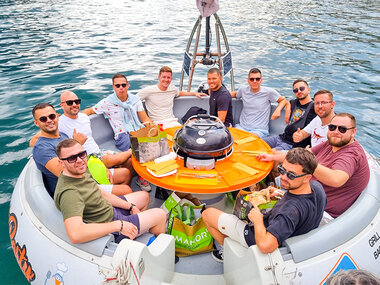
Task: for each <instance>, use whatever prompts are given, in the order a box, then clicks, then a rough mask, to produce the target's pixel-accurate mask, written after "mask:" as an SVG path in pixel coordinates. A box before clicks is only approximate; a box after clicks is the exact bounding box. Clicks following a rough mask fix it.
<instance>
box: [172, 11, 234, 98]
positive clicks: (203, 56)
mask: <svg viewBox="0 0 380 285" xmlns="http://www.w3.org/2000/svg"><path fill="white" fill-rule="evenodd" d="M213 15H214V18H215V34H216V46H217V52H216V53H212V52H210V45H211V43H210V34H211V28H210V16H208V17H202V16H201V15H200V16H199V17H198V19H197V21H196V22H195V24H194V27H193V30H192V31H191V34H190V37H189V40H188V42H187V46H186V51H185V53H184V60H183V64H182V70H181V80H180V85H179V90H181V91H182V89H183V88H184V76H185V73H186V74H187V75H188V76H189V81H188V85H187V91H188V92H190V91H191V85H192V81H193V77H194V70H195V66H196V65H197V64H203V65H214V64H217V65H218V67H219V70H220V71H221V72H222V75H223V77H224V76H225V75H226V74H227V73H229V74H230V79H231V90H232V91H233V90H235V83H234V71H233V67H232V55H231V50H230V46H229V44H228V40H227V35H226V33H225V31H224V28H223V25H222V22H221V21H220V18H219V16H218V15H217V14H216V13H214V14H213ZM203 18H205V19H206V42H205V52H198V46H199V39H200V35H201V30H202V19H203ZM195 33H196V39H195V43H194V50H193V52H192V53H191V52H190V48H191V44H192V42H193V38H194V34H195ZM220 35H222V37H223V41H224V46H225V49H226V51H225V52H222V47H221V40H220ZM213 56H215V57H217V59H213V58H212V57H213Z"/></svg>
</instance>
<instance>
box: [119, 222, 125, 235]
mask: <svg viewBox="0 0 380 285" xmlns="http://www.w3.org/2000/svg"><path fill="white" fill-rule="evenodd" d="M119 221H120V223H121V226H120V231H119V235H121V231H122V230H123V227H124V223H123V220H119Z"/></svg>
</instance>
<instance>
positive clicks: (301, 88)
mask: <svg viewBox="0 0 380 285" xmlns="http://www.w3.org/2000/svg"><path fill="white" fill-rule="evenodd" d="M305 89H306V87H305V86H301V87H300V91H301V92H302V91H304V90H305ZM293 92H294V93H298V88H294V89H293Z"/></svg>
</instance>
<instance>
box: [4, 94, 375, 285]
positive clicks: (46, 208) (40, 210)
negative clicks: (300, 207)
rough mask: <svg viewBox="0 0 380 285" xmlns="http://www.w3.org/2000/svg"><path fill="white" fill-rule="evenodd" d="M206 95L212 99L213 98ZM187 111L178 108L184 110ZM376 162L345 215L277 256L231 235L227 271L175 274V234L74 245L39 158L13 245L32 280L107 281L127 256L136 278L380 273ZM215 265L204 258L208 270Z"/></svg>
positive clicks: (28, 171)
mask: <svg viewBox="0 0 380 285" xmlns="http://www.w3.org/2000/svg"><path fill="white" fill-rule="evenodd" d="M181 99H182V98H181ZM194 100H197V99H196V98H191V99H190V98H186V100H181V101H177V102H176V105H177V106H178V105H181V106H182V108H184V109H188V108H189V107H190V106H193V105H197V104H198V105H199V101H194ZM201 101H202V104H207V100H201ZM234 102H235V103H234V106H235V109H236V108H237V109H238V108H239V107H236V106H239V105H237V103H236V101H234ZM180 103H181V104H180ZM239 104H240V103H239ZM202 107H203V106H202ZM205 107H206V108H207V105H205ZM180 109H181V108H177V111H176V112H177V114H181V113H182V114H184V113H183V112H182V111H181V110H180ZM178 112H179V113H178ZM99 120H103V119H102V118H101V119H99ZM279 120H281V119H279ZM104 122H106V121H104ZM101 129H104V128H101ZM369 161H370V166H371V179H370V183H369V185H368V187H367V189H366V190H365V191H364V192H363V194H362V195H361V196H360V197H359V199H358V200H357V201H356V203H355V204H354V205H353V206H352V207H351V208H350V209H349V210H348V211H347V212H346V213H344V214H343V215H342V216H341V217H339V218H338V219H335V220H334V221H333V222H331V223H329V224H327V225H324V226H322V227H319V228H318V229H316V230H314V231H312V232H310V233H308V234H306V235H302V236H298V237H293V238H290V239H288V240H287V241H286V244H285V245H286V246H284V247H282V248H280V249H277V250H276V251H274V252H273V253H272V254H265V255H264V254H261V253H260V251H259V250H258V248H257V247H256V246H251V247H250V248H249V249H246V248H243V247H241V246H240V245H238V244H237V243H235V242H233V241H232V240H230V239H226V242H225V261H224V264H223V269H222V273H220V274H219V273H218V274H209V275H204V274H197V273H195V274H190V273H180V272H175V270H176V269H175V265H174V240H173V238H172V237H171V236H168V235H161V236H159V237H158V238H157V239H156V241H155V242H153V243H152V244H151V245H150V246H149V247H147V246H146V239H147V238H149V236H148V237H146V236H145V237H144V236H143V237H142V238H140V239H139V241H131V240H123V241H122V242H121V243H120V244H119V245H117V244H115V243H113V242H112V238H111V237H110V236H107V237H104V238H102V239H99V240H96V241H94V242H90V243H86V244H84V245H73V244H71V243H70V242H69V240H68V237H67V235H66V232H65V229H64V226H63V221H62V216H61V214H60V213H59V212H58V210H57V209H56V208H55V206H54V202H53V200H52V199H51V198H50V197H49V196H48V194H47V192H46V190H45V189H44V186H43V182H42V176H41V173H40V172H39V171H38V170H37V169H36V166H35V164H34V161H33V160H32V159H31V160H30V161H29V162H28V164H27V165H26V167H25V168H24V170H23V172H22V173H21V175H20V177H19V179H18V182H17V184H16V186H15V189H14V192H13V195H12V200H11V206H10V216H9V222H10V223H9V224H10V227H9V229H10V236H11V240H12V247H13V249H14V251H15V256H16V259H17V260H18V262H19V264H20V267H21V269H22V271H23V272H24V274H25V276H26V277H27V279H28V280H29V281H30V282H31V283H32V284H63V283H56V280H55V279H57V280H58V281H59V279H60V278H61V279H62V280H61V281H62V282H64V283H65V284H102V282H103V281H104V279H105V278H106V276H110V273H111V272H113V269H114V266H117V265H119V263H120V260H121V259H124V258H125V257H127V258H128V260H129V261H130V262H131V264H132V266H133V268H134V270H132V269H130V270H129V273H130V277H129V282H130V283H131V284H208V285H211V284H276V283H277V284H307V285H309V284H323V283H324V282H325V280H326V278H327V277H328V276H330V275H331V274H332V273H333V272H335V270H337V269H339V268H343V269H350V268H361V269H367V270H369V271H371V272H373V273H375V274H377V275H380V169H379V166H378V164H377V163H376V162H375V161H374V160H373V159H371V158H370V156H369ZM16 219H17V224H16V222H15V221H16ZM207 260H208V259H207ZM210 260H211V259H210ZM186 261H188V262H189V264H190V263H191V261H192V259H191V257H189V258H188V259H187V260H186V259H185V258H184V259H181V262H186ZM210 264H211V263H210ZM210 264H209V261H207V262H206V263H205V264H204V267H206V272H207V267H208V266H209V265H210ZM189 266H190V267H191V265H189ZM134 272H135V273H134ZM137 280H138V281H137ZM104 284H117V282H116V281H114V280H113V281H109V282H108V283H104Z"/></svg>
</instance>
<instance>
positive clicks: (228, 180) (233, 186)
mask: <svg viewBox="0 0 380 285" xmlns="http://www.w3.org/2000/svg"><path fill="white" fill-rule="evenodd" d="M176 129H178V127H175V128H169V129H166V130H165V131H166V133H167V134H168V135H171V136H173V135H174V132H175V130H176ZM229 130H230V132H231V134H232V136H233V138H234V141H235V142H234V144H233V153H232V155H230V156H229V157H227V158H226V159H224V160H221V161H217V162H216V163H215V170H216V171H217V172H218V182H217V184H216V185H207V184H203V183H205V182H203V181H202V179H205V178H191V179H192V180H193V181H194V182H193V183H189V184H183V183H176V174H173V175H170V176H165V177H161V178H158V177H155V176H153V175H151V174H150V173H149V172H148V171H147V169H146V167H144V166H141V164H140V163H139V162H138V161H137V160H136V159H135V157H132V165H133V168H134V169H135V170H136V172H137V173H138V174H139V175H140V176H142V177H143V178H144V179H146V180H148V181H149V182H150V183H152V184H154V185H157V186H160V187H162V188H165V189H170V190H175V191H179V192H185V193H193V194H195V193H197V194H216V193H224V192H230V191H234V190H238V189H242V188H245V187H248V186H250V185H253V184H255V183H256V182H259V181H260V180H262V179H263V178H264V177H266V176H267V175H268V173H269V172H270V171H271V170H272V167H273V162H262V161H258V160H257V158H256V157H255V156H251V155H248V154H247V153H244V152H243V151H260V152H268V153H271V148H270V147H269V145H268V144H267V143H266V142H264V141H263V140H261V139H259V138H257V137H255V136H253V135H252V134H251V133H248V132H246V131H242V130H239V129H235V128H229ZM248 137H251V138H253V139H254V140H252V141H250V142H246V143H243V144H237V143H236V141H237V140H239V139H243V138H248ZM172 144H173V143H172V142H171V141H170V140H169V147H170V148H171V146H172ZM236 162H240V163H243V164H245V165H247V166H250V167H252V168H253V169H255V170H257V171H258V173H256V174H255V175H250V174H248V173H246V172H244V171H242V170H240V169H237V168H235V167H234V166H233V165H234V163H236ZM177 163H178V164H179V165H180V168H179V169H178V171H180V170H184V169H188V168H186V167H184V161H183V159H181V158H177Z"/></svg>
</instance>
